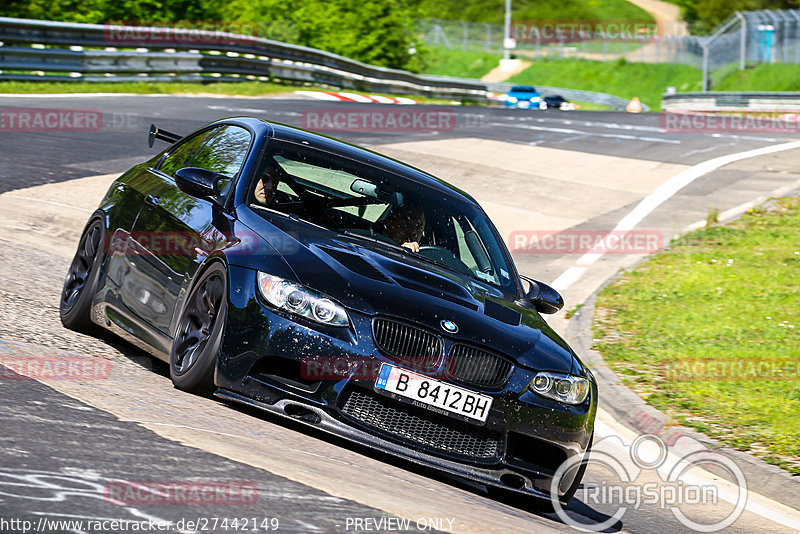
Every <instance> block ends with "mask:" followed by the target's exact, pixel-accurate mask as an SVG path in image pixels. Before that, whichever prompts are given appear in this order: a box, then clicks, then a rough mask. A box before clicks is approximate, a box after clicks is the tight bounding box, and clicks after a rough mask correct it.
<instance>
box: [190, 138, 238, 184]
mask: <svg viewBox="0 0 800 534" xmlns="http://www.w3.org/2000/svg"><path fill="white" fill-rule="evenodd" d="M217 132H218V133H217V134H216V135H214V137H212V138H211V139H209V141H208V142H207V143H206V144H205V145H204V146H203V147H202V148H201V149H200V150H199V151H198V152H197V155H195V157H194V159H193V160H192V162H191V166H192V167H200V168H201V169H206V170H209V171H214V172H216V173H219V174H221V175H223V176H227V177H228V179H227V180H220V181H219V183H218V186H219V190H220V193H221V194H222V195H223V196H224V195H226V194H228V190H229V189H230V187H231V184H232V183H233V179H234V178H235V177H236V175H237V174H239V171H240V170H241V169H242V165H243V164H244V158H245V157H246V156H247V150H248V149H249V148H250V140H251V138H252V135H250V132H248V131H247V130H245V129H244V128H240V127H239V126H223V127H222V128H220V129H219V130H217Z"/></svg>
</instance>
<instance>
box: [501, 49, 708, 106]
mask: <svg viewBox="0 0 800 534" xmlns="http://www.w3.org/2000/svg"><path fill="white" fill-rule="evenodd" d="M510 81H512V82H514V83H524V84H531V85H534V86H535V85H537V84H541V85H550V86H553V87H568V88H570V89H583V90H584V91H597V92H601V93H608V94H611V95H615V96H619V97H622V98H625V99H631V98H633V97H634V96H638V97H639V99H640V100H641V101H642V102H643V103H644V104H647V105H648V106H650V109H651V110H652V111H660V110H661V96H662V95H663V93H664V91H665V90H666V88H667V87H668V86H672V87H676V88H677V89H678V91H699V90H700V84H701V81H702V73H701V72H700V70H699V69H696V68H694V67H690V66H688V65H674V64H670V63H661V64H652V63H631V62H628V61H624V60H622V61H606V62H603V61H590V60H562V59H540V60H537V61H536V62H534V63H533V65H531V66H530V67H528V68H527V69H525V70H524V71H522V72H520V73H519V74H516V75H514V76H513V77H512V78H511V79H510Z"/></svg>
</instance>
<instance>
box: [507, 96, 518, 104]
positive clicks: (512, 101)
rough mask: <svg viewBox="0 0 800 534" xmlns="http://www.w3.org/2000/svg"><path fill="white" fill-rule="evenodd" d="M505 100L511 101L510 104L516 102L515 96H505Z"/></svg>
mask: <svg viewBox="0 0 800 534" xmlns="http://www.w3.org/2000/svg"><path fill="white" fill-rule="evenodd" d="M506 102H511V103H512V104H516V103H517V97H516V96H508V97H506Z"/></svg>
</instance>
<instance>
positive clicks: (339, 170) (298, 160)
mask: <svg viewBox="0 0 800 534" xmlns="http://www.w3.org/2000/svg"><path fill="white" fill-rule="evenodd" d="M270 149H271V150H268V152H267V154H266V155H265V157H264V159H263V161H262V165H261V168H260V170H259V172H258V174H257V176H256V177H255V179H254V184H253V186H252V187H251V188H250V191H251V193H250V198H251V203H252V204H254V205H256V206H258V205H262V206H265V207H268V208H270V209H271V210H273V211H277V212H281V213H284V214H286V215H292V216H294V217H298V218H301V219H303V220H305V221H307V222H311V223H313V224H316V225H318V226H323V227H325V228H327V229H329V230H332V231H335V232H337V233H340V234H343V235H348V236H350V237H352V238H355V239H362V240H364V239H365V240H369V241H371V242H372V243H380V244H381V245H384V246H390V247H394V248H397V249H398V250H400V248H399V247H401V246H403V245H404V244H408V243H416V244H418V245H419V247H420V248H419V252H411V251H410V250H408V249H407V248H403V249H401V250H404V251H407V252H408V253H409V254H414V255H415V256H417V257H420V258H422V259H425V260H427V261H429V262H432V263H436V264H438V265H440V266H443V267H445V268H447V269H449V270H451V271H455V272H458V273H460V274H462V275H465V276H469V277H471V278H473V279H476V280H480V281H482V282H485V283H487V284H490V285H493V286H497V287H499V288H502V289H503V290H505V291H506V292H507V293H512V294H516V293H517V287H516V284H515V282H514V280H513V267H512V266H511V265H510V263H509V261H508V260H507V251H506V250H505V247H504V245H503V243H502V241H501V240H500V239H499V236H498V234H497V231H496V229H495V228H494V226H493V225H492V223H491V222H490V221H489V219H488V218H487V217H486V215H485V214H484V213H483V211H482V210H481V209H480V208H478V207H477V206H475V205H474V204H473V203H471V202H469V201H467V200H466V199H465V198H463V197H461V196H460V195H457V194H450V193H447V192H443V191H442V190H441V189H439V188H432V187H430V186H427V185H424V184H421V183H418V182H415V181H412V180H409V179H408V178H403V177H400V176H397V175H395V174H392V173H389V172H387V171H385V170H382V169H378V168H376V167H372V166H370V165H365V164H361V163H357V162H354V161H352V160H349V159H346V158H341V157H338V156H334V155H332V154H330V153H327V152H321V151H319V150H315V149H312V148H309V147H305V146H299V145H295V144H290V143H282V142H277V141H275V140H273V141H270ZM263 190H267V191H270V193H267V194H266V195H265V194H263V193H259V191H263Z"/></svg>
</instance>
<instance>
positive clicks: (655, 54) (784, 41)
mask: <svg viewBox="0 0 800 534" xmlns="http://www.w3.org/2000/svg"><path fill="white" fill-rule="evenodd" d="M579 22H582V21H576V25H577V23H579ZM516 24H517V23H513V24H512V28H511V35H512V37H513V36H516V37H519V35H520V32H521V30H523V29H522V28H521V27H519V26H515V25H516ZM417 29H418V31H419V35H420V36H421V38H422V39H423V40H424V42H425V43H427V44H428V45H429V46H433V47H444V48H448V49H451V50H469V51H485V52H493V53H498V54H499V53H502V51H503V27H502V26H500V25H493V24H484V23H476V22H466V21H452V20H438V19H425V20H420V21H418V23H417ZM533 29H534V30H535V31H531V25H530V24H528V25H527V26H526V28H524V31H525V34H524V36H525V38H524V39H519V38H518V39H517V46H516V48H515V49H514V54H516V55H517V57H519V58H521V59H537V58H544V57H560V58H584V59H595V60H600V61H612V60H617V59H619V58H622V57H624V58H625V59H626V60H628V61H640V62H645V63H679V64H683V65H692V66H695V67H697V68H701V69H703V71H704V85H703V87H704V88H705V89H708V87H709V72H710V71H713V70H717V69H720V68H723V67H729V66H733V67H737V66H738V68H739V69H742V70H743V69H744V68H745V67H746V66H747V65H752V64H759V63H794V64H797V63H800V10H796V9H783V10H761V11H744V12H737V13H735V14H734V15H733V16H731V17H730V18H729V19H728V20H727V21H726V22H725V23H724V24H722V25H721V26H720V27H719V28H718V29H717V31H716V32H714V33H713V34H712V35H710V36H692V35H666V36H665V35H663V30H664V29H663V28H661V29H660V30H661V32H660V34H659V35H657V36H655V37H653V38H648V39H646V40H645V39H639V38H637V37H636V36H633V38H631V39H621V38H605V39H604V38H602V35H601V36H600V38H597V37H598V35H597V34H596V33H593V34H592V35H591V37H592V38H575V36H576V34H575V33H574V32H566V33H565V34H564V35H565V37H563V38H555V39H554V38H553V37H552V36H548V35H545V33H544V31H539V29H536V28H533ZM579 37H580V36H579Z"/></svg>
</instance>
